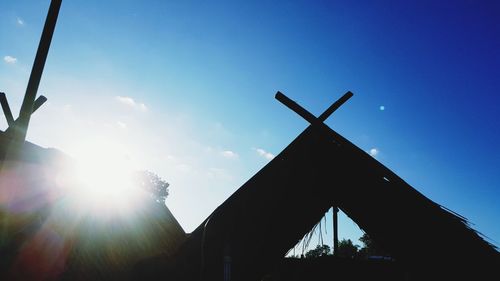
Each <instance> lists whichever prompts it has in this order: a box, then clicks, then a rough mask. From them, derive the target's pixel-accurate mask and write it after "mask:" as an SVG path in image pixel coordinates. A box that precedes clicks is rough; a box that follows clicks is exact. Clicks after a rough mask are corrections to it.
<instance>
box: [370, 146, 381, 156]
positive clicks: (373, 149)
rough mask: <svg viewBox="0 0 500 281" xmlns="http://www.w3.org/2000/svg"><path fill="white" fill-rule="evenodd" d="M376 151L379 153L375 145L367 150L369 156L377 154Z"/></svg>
mask: <svg viewBox="0 0 500 281" xmlns="http://www.w3.org/2000/svg"><path fill="white" fill-rule="evenodd" d="M378 153H379V150H378V148H375V147H374V148H372V149H370V151H369V154H370V156H372V157H375V156H377V154H378Z"/></svg>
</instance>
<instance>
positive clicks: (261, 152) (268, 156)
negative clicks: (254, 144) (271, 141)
mask: <svg viewBox="0 0 500 281" xmlns="http://www.w3.org/2000/svg"><path fill="white" fill-rule="evenodd" d="M254 150H255V151H256V152H257V154H259V156H261V157H263V158H265V159H267V160H272V159H273V158H274V156H275V155H274V154H272V153H271V152H268V151H265V150H264V149H262V148H254Z"/></svg>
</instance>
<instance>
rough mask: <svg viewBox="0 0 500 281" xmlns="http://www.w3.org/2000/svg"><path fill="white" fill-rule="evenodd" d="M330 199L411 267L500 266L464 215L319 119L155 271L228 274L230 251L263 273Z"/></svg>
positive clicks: (239, 269) (421, 271)
mask: <svg viewBox="0 0 500 281" xmlns="http://www.w3.org/2000/svg"><path fill="white" fill-rule="evenodd" d="M423 176H425V175H423ZM332 205H336V206H338V207H339V208H340V209H342V210H343V211H344V212H345V213H346V214H347V215H348V216H349V217H350V218H351V219H353V220H354V221H355V222H356V223H357V224H358V225H359V226H360V227H361V228H362V229H363V230H364V231H366V232H367V233H368V234H369V235H370V237H372V239H374V241H376V242H377V243H378V244H379V245H380V246H382V248H384V249H386V250H388V251H389V252H391V253H392V254H393V255H394V257H395V258H396V259H397V260H398V261H400V262H402V264H404V266H405V267H406V268H407V269H408V271H409V272H411V273H412V276H419V277H423V278H427V279H429V278H430V277H436V279H438V278H444V277H446V279H449V278H450V277H457V278H458V277H464V276H471V277H472V276H473V277H479V276H488V274H490V273H491V272H492V271H494V270H497V268H500V267H498V266H497V265H500V264H499V260H498V258H499V254H498V252H497V251H496V250H495V248H494V247H493V246H492V245H490V244H489V243H487V242H486V241H485V240H483V238H481V237H480V236H479V235H478V234H477V233H476V231H474V230H473V229H471V227H470V226H469V225H468V223H467V221H466V220H465V219H464V218H462V217H460V216H458V215H456V214H454V213H452V212H450V211H448V210H447V209H446V208H444V207H442V206H440V205H439V204H437V203H435V202H433V201H432V200H430V199H428V198H427V197H425V196H424V195H422V194H421V193H419V192H418V191H417V190H416V189H414V188H413V187H411V186H410V185H409V184H408V183H406V182H405V181H404V180H402V179H401V178H399V177H398V176H397V175H395V174H394V173H393V172H391V171H390V170H389V169H388V168H386V167H385V166H383V165H382V164H380V163H379V162H378V161H377V160H375V159H374V158H373V157H371V156H370V155H368V154H367V153H366V152H364V151H362V150H361V149H359V148H358V147H356V146H355V145H353V144H352V143H351V142H349V141H348V140H346V139H345V138H343V137H342V136H341V135H339V134H338V133H336V132H334V131H333V130H331V129H330V128H328V127H327V126H326V125H324V124H316V125H311V126H309V127H308V128H307V129H306V130H305V131H304V132H303V133H302V134H300V135H299V136H298V137H297V138H296V139H295V140H294V141H293V142H292V143H291V144H290V145H289V146H288V147H287V148H286V149H284V150H283V151H282V152H281V153H280V154H279V155H277V156H276V157H275V158H274V159H273V160H272V161H271V162H269V163H268V164H267V165H266V166H265V167H264V168H262V169H261V170H260V171H259V172H258V173H257V174H256V175H254V176H253V177H252V178H251V179H250V180H248V181H247V182H246V183H245V184H244V185H243V186H242V187H241V188H239V189H238V190H237V191H236V192H235V193H234V194H233V195H231V196H230V197H229V198H228V199H227V200H226V201H225V202H224V203H223V204H222V205H220V206H219V207H218V208H217V209H216V210H215V211H214V212H213V213H212V214H211V215H210V216H209V217H208V218H207V219H206V220H205V221H204V222H203V223H202V224H201V225H200V226H199V227H198V228H197V229H196V230H195V231H193V233H192V234H191V236H190V238H189V239H188V241H187V242H186V243H185V244H184V245H183V247H182V248H181V250H180V251H179V255H178V256H177V259H176V260H174V261H173V262H171V263H170V264H169V265H168V266H166V267H165V268H164V269H163V270H164V271H163V272H162V269H161V267H160V266H158V267H157V268H156V270H157V271H156V272H155V275H158V274H159V276H163V277H166V276H167V275H169V276H171V277H172V278H173V280H176V279H175V277H174V276H176V277H177V278H179V280H199V279H200V278H202V279H203V280H222V278H223V276H222V274H223V270H222V269H223V261H224V256H230V257H231V265H232V273H231V274H232V278H234V280H259V278H261V277H262V276H263V274H265V273H266V272H269V271H270V270H271V269H272V268H273V266H274V265H276V264H277V263H278V262H279V261H280V260H281V259H282V258H283V257H284V255H285V254H286V252H287V251H288V250H289V249H290V248H292V247H293V246H294V245H295V244H296V243H297V242H298V241H299V240H300V239H301V238H302V237H303V236H304V235H305V234H306V233H307V232H308V231H309V230H310V229H311V228H312V227H313V226H314V225H315V224H316V223H317V222H318V221H319V220H320V219H321V217H322V216H323V215H324V213H325V212H326V211H327V210H328V209H329V208H330V207H331V206H332ZM495 266H496V267H495ZM167 269H168V270H167ZM333 275H334V273H332V276H333ZM431 279H432V278H431ZM442 280H444V279H442Z"/></svg>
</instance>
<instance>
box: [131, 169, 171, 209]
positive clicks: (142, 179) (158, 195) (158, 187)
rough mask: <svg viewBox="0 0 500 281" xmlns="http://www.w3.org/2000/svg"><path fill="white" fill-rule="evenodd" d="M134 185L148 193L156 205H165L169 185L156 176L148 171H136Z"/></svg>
mask: <svg viewBox="0 0 500 281" xmlns="http://www.w3.org/2000/svg"><path fill="white" fill-rule="evenodd" d="M135 180H136V183H137V184H138V185H139V186H140V187H141V188H143V189H144V190H146V191H147V192H149V193H150V194H151V196H152V197H153V198H154V199H155V201H156V202H158V203H165V199H166V198H167V196H168V187H169V186H170V184H169V183H168V182H166V181H165V180H164V179H162V178H161V177H160V176H158V175H157V174H155V173H153V172H150V171H138V172H137V173H136V175H135Z"/></svg>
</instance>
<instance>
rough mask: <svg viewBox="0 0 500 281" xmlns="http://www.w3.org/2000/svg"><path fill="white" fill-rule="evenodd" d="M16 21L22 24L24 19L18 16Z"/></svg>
mask: <svg viewBox="0 0 500 281" xmlns="http://www.w3.org/2000/svg"><path fill="white" fill-rule="evenodd" d="M16 23H17V25H19V26H24V20H23V19H22V18H20V17H17V19H16Z"/></svg>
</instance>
